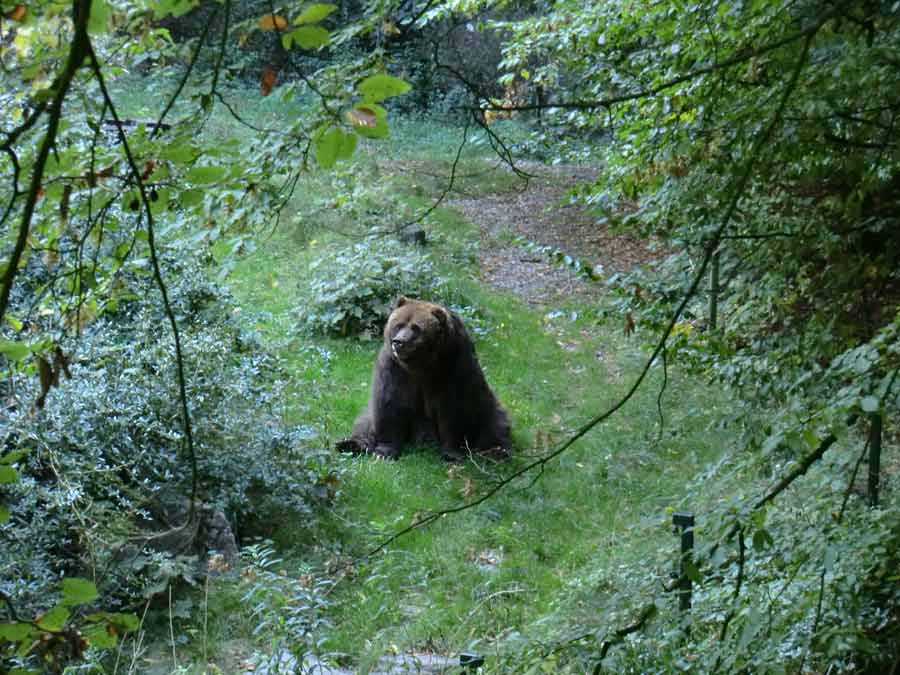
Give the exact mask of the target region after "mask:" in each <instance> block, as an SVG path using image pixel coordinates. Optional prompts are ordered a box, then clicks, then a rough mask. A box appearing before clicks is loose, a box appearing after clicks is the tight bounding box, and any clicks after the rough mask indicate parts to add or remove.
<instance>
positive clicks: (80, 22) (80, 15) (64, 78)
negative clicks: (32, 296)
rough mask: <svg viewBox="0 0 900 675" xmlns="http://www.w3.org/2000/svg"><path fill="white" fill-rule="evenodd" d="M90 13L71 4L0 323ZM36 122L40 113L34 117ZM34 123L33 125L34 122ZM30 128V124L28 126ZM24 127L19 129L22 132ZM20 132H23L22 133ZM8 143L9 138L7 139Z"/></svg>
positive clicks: (84, 2)
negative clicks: (69, 28)
mask: <svg viewBox="0 0 900 675" xmlns="http://www.w3.org/2000/svg"><path fill="white" fill-rule="evenodd" d="M90 14H91V0H73V2H72V23H73V25H74V35H73V36H72V46H71V47H70V48H69V56H68V58H67V59H66V65H65V67H64V68H63V71H62V73H61V74H60V76H59V77H58V78H57V80H56V83H55V86H54V91H55V93H54V95H53V100H52V102H51V103H50V107H49V109H48V113H47V114H48V120H47V133H46V134H44V140H43V142H42V143H41V147H40V149H39V150H38V154H37V157H36V158H35V161H34V169H33V171H32V174H31V183H30V185H29V187H28V192H27V193H26V197H25V205H24V207H23V212H22V222H21V223H20V225H19V233H18V236H17V237H16V243H15V245H14V246H13V251H12V254H11V255H10V257H9V260H8V261H6V270H5V271H4V272H3V281H2V285H0V323H2V322H3V317H4V315H5V314H6V309H7V307H8V306H9V295H10V293H11V292H12V286H13V282H14V281H15V278H16V273H17V272H18V269H19V262H20V261H21V259H22V254H23V253H24V251H25V246H26V245H27V243H28V235H29V234H30V233H31V219H32V218H33V217H34V210H35V207H36V205H37V201H38V196H39V195H40V191H41V182H42V181H43V179H44V169H45V168H46V166H47V159H48V158H49V156H50V149H51V148H52V147H53V144H54V142H55V141H56V134H57V132H58V131H59V121H60V119H61V118H62V110H63V102H64V101H65V99H66V96H67V95H68V93H69V87H71V85H72V79H73V78H74V77H75V73H76V72H77V71H78V69H79V68H80V67H81V64H82V63H84V59H85V56H86V55H87V50H88V47H89V45H90V41H89V39H88V33H87V24H88V18H89V17H90ZM31 119H32V120H35V121H36V119H37V113H35V115H34V116H32V118H31ZM32 124H33V122H32ZM29 126H30V125H29ZM23 127H25V125H24V124H23V125H22V127H19V129H20V130H21V129H22V128H23ZM19 133H21V131H20V132H19ZM6 142H7V143H9V142H10V138H9V137H8V138H7V141H6Z"/></svg>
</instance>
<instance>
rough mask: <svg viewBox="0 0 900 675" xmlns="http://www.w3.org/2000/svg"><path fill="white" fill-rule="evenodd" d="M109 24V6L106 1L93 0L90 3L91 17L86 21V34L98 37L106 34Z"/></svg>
mask: <svg viewBox="0 0 900 675" xmlns="http://www.w3.org/2000/svg"><path fill="white" fill-rule="evenodd" d="M108 23H109V4H107V2H106V0H94V1H93V2H92V3H91V17H90V19H88V33H90V34H91V35H99V34H101V33H105V32H106V27H107V25H108Z"/></svg>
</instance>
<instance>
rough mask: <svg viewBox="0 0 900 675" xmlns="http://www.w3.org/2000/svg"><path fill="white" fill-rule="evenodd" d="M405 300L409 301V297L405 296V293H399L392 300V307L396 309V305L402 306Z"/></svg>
mask: <svg viewBox="0 0 900 675" xmlns="http://www.w3.org/2000/svg"><path fill="white" fill-rule="evenodd" d="M407 302H409V298H407V297H406V296H405V295H401V296H400V297H399V298H397V299H396V300H395V301H394V309H397V308H398V307H403V305H405V304H406V303H407Z"/></svg>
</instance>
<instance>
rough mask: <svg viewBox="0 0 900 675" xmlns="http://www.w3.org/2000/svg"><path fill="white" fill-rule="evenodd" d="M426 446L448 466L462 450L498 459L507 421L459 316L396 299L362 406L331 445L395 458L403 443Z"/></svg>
mask: <svg viewBox="0 0 900 675" xmlns="http://www.w3.org/2000/svg"><path fill="white" fill-rule="evenodd" d="M428 443H436V444H437V445H438V447H439V448H440V451H441V457H443V458H444V459H445V460H448V461H454V460H459V459H461V458H462V457H463V456H464V455H465V454H466V453H468V452H481V453H492V454H499V455H505V454H506V453H508V451H509V449H510V436H509V419H508V418H507V416H506V412H505V411H504V410H503V408H502V407H501V406H500V403H499V402H498V401H497V398H496V397H495V396H494V393H493V392H492V391H491V389H490V387H489V386H488V384H487V381H486V380H485V379H484V373H483V372H482V371H481V366H480V365H479V364H478V359H477V358H476V357H475V346H474V345H473V344H472V339H471V338H470V337H469V334H468V332H466V329H465V327H464V326H463V323H462V320H461V319H460V318H459V316H457V315H456V314H455V313H454V312H451V311H450V310H448V309H446V308H445V307H441V306H440V305H435V304H433V303H430V302H424V301H422V300H411V299H409V298H406V297H403V296H400V298H398V299H397V302H396V304H395V305H394V310H393V311H392V312H391V315H390V317H389V318H388V321H387V324H386V325H385V327H384V346H383V347H382V348H381V351H380V352H379V354H378V359H377V360H376V362H375V369H374V372H373V375H372V392H371V396H370V397H369V403H368V405H367V406H366V408H365V410H363V411H362V412H361V413H360V415H359V417H357V418H356V422H355V423H354V424H353V434H352V436H351V437H350V438H349V439H347V440H345V441H342V442H341V443H339V444H338V447H339V448H340V449H341V450H345V451H351V452H371V453H374V454H376V455H380V456H381V457H386V458H389V459H396V458H397V457H399V456H400V453H401V451H402V449H403V447H404V446H407V445H410V444H412V445H418V444H428Z"/></svg>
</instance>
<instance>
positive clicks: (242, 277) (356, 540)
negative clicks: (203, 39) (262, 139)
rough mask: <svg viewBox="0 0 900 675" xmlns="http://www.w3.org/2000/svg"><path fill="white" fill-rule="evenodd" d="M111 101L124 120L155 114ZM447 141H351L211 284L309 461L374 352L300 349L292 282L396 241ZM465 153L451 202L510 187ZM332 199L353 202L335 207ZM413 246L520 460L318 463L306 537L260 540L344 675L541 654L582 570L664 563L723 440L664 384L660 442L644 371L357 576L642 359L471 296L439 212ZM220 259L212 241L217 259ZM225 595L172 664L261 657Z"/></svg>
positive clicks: (246, 611) (702, 405)
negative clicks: (310, 441)
mask: <svg viewBox="0 0 900 675" xmlns="http://www.w3.org/2000/svg"><path fill="white" fill-rule="evenodd" d="M125 91H126V95H125V96H126V97H125V99H123V104H125V109H126V111H127V114H129V115H133V116H137V117H142V118H143V117H153V116H155V114H157V113H158V111H157V110H156V109H155V108H154V107H153V106H149V105H148V104H147V102H146V101H145V100H144V99H143V98H142V97H141V96H140V95H132V97H130V98H129V95H128V94H127V91H128V89H127V87H126V88H125ZM247 99H248V104H247V106H245V107H244V108H242V110H244V111H245V112H246V113H247V114H248V115H251V116H253V117H255V118H256V119H258V121H259V122H260V124H261V125H262V126H267V125H277V124H278V123H280V122H283V121H284V120H287V119H289V118H290V117H291V115H292V109H291V107H290V106H285V105H279V104H278V102H277V99H276V98H275V97H274V96H273V97H269V98H268V99H265V100H262V99H259V97H258V96H255V95H253V96H248V97H247ZM508 124H511V125H512V124H514V123H508ZM217 125H225V126H227V127H229V128H231V127H232V126H233V125H234V121H233V120H230V118H228V116H227V115H225V114H223V113H222V112H221V111H218V112H216V113H215V114H214V116H213V117H212V118H211V120H210V122H209V125H208V127H207V128H206V133H218V131H221V129H219V126H217ZM232 130H233V129H232ZM513 130H514V131H515V132H516V133H521V132H520V130H518V129H513ZM460 137H461V129H459V128H455V127H448V126H446V125H442V124H437V123H435V122H434V120H428V119H403V118H400V119H397V120H394V122H393V126H392V137H391V139H389V140H388V141H384V142H369V141H366V142H363V143H361V144H360V148H359V149H358V153H357V157H356V158H355V160H354V163H353V164H349V165H346V164H345V165H339V166H338V167H336V169H335V170H334V171H332V172H322V171H317V170H315V169H314V170H313V171H312V172H311V173H310V174H308V175H305V176H304V177H303V179H302V180H301V183H300V184H299V185H298V188H297V190H296V193H295V198H294V201H293V203H292V211H291V212H289V213H285V214H284V218H283V219H282V225H281V227H280V228H279V229H278V230H277V231H276V232H274V233H273V234H271V236H268V237H267V238H264V239H263V240H261V241H260V242H259V244H258V249H257V250H256V251H255V252H253V253H251V254H249V255H246V256H244V257H242V258H239V259H238V260H237V263H236V265H235V267H234V269H233V270H232V271H231V273H230V275H229V277H228V283H229V284H230V285H231V287H232V289H233V291H234V293H235V295H236V297H237V298H238V300H239V304H240V306H241V311H240V314H241V316H242V317H243V321H244V323H245V326H246V327H247V328H250V329H253V330H256V331H258V332H259V334H260V336H261V337H262V339H263V340H264V341H265V342H266V343H267V344H268V345H269V346H270V348H271V349H272V350H274V351H275V352H277V353H278V354H279V355H280V357H281V358H282V361H283V364H284V366H285V372H286V373H287V374H288V377H289V383H288V390H287V394H288V396H289V397H290V405H289V408H288V412H287V419H286V422H288V423H294V424H304V425H308V426H311V427H313V428H314V429H315V430H316V431H317V432H318V434H319V436H318V437H317V440H316V442H318V443H320V444H323V445H324V444H328V445H331V444H333V442H334V441H336V440H337V439H339V438H341V437H343V436H346V435H347V434H348V433H349V431H350V428H351V425H352V422H353V419H354V417H355V416H356V414H357V413H358V412H359V410H360V409H361V408H362V407H363V406H364V405H365V402H366V399H367V397H368V388H369V379H370V375H371V368H372V363H373V361H374V358H375V354H376V353H377V350H378V349H379V346H380V345H379V344H378V343H377V342H375V341H360V340H357V339H344V340H338V339H326V338H317V337H312V336H308V335H303V334H301V333H299V332H297V330H296V323H297V320H296V316H295V313H294V309H295V308H296V307H297V305H298V303H299V302H301V298H302V297H303V294H304V291H305V286H304V284H305V282H306V281H307V279H308V274H307V271H308V269H309V266H310V264H311V263H312V261H313V260H314V259H315V258H316V256H317V255H318V254H319V252H320V251H321V250H322V249H323V248H326V247H332V246H338V245H340V244H341V243H343V242H347V241H352V239H347V238H346V237H345V234H346V232H345V233H344V234H340V233H336V231H342V232H343V231H344V230H345V229H346V227H347V223H351V225H353V224H355V223H357V222H365V223H368V224H373V223H374V224H384V225H387V224H394V225H396V224H397V222H402V221H403V220H404V219H406V218H407V217H410V216H413V215H415V214H418V213H421V212H422V211H423V210H424V209H426V208H428V207H429V206H430V204H431V203H432V201H433V199H434V198H435V197H436V195H437V194H439V192H440V190H442V189H443V187H444V185H445V181H446V176H447V175H448V174H449V171H450V168H451V164H452V161H453V157H454V156H455V153H456V150H457V148H458V144H459V141H460ZM474 137H475V134H474V132H473V138H474ZM475 140H476V141H477V142H475V143H473V144H470V145H468V146H467V147H466V150H465V152H463V154H462V156H461V160H460V162H459V165H458V166H457V175H458V184H457V187H459V188H460V189H461V190H463V192H464V193H465V194H466V195H467V196H476V195H490V194H498V193H505V192H508V191H510V190H511V189H513V188H515V187H516V186H518V185H519V181H518V179H517V178H516V177H515V176H514V175H513V174H512V173H511V172H510V171H507V170H505V169H504V168H502V167H498V166H497V164H496V161H495V160H491V159H490V155H489V149H488V147H487V144H486V143H484V139H483V138H481V140H480V141H478V139H477V138H475ZM249 141H250V138H249V135H248V142H249ZM340 194H353V195H354V197H352V198H351V199H349V200H348V201H346V202H342V203H335V200H336V198H337V197H338V196H339V195H340ZM372 214H374V215H372ZM366 218H368V219H369V220H365V219H366ZM427 227H428V228H429V231H430V235H431V242H432V243H431V244H430V249H429V250H430V251H431V252H432V255H433V259H434V261H435V264H436V266H437V268H438V270H439V272H440V273H441V274H442V275H444V276H445V277H446V278H447V279H449V284H450V286H451V287H453V288H454V289H456V290H457V291H458V295H459V296H460V297H461V298H464V299H465V300H466V301H467V302H468V303H469V304H470V305H472V306H473V307H474V309H475V310H476V314H477V316H478V320H479V327H480V328H481V329H483V331H482V334H480V335H479V337H478V340H477V345H476V346H477V350H478V354H479V358H480V361H481V363H482V365H483V367H484V370H485V372H486V375H487V377H488V380H489V382H490V383H491V385H492V387H493V389H494V390H495V392H496V393H497V395H498V397H499V398H500V400H501V401H502V403H503V404H504V406H505V407H506V408H507V410H508V411H509V414H510V417H511V420H512V424H513V436H514V440H515V443H516V445H517V450H516V453H515V455H514V457H513V458H512V459H510V460H509V461H507V462H503V463H500V464H494V463H490V462H485V463H483V464H481V465H479V464H476V463H469V464H467V465H465V466H464V467H462V468H461V469H453V470H450V469H449V468H448V466H447V465H446V464H444V463H443V462H442V461H441V460H440V459H439V458H438V456H437V453H436V452H434V451H433V450H429V449H421V450H418V451H413V452H409V453H407V454H406V455H405V456H404V457H402V458H401V460H400V461H398V462H393V463H389V462H384V461H380V460H375V459H373V458H370V457H358V458H354V457H345V456H341V455H337V454H335V455H334V458H333V463H334V465H335V466H336V467H339V468H340V469H341V471H342V479H341V480H342V483H341V485H340V492H339V495H338V498H337V500H336V502H335V504H334V505H333V507H332V508H331V509H328V510H325V511H323V513H321V514H320V516H319V521H318V522H317V523H315V524H314V526H313V527H310V523H307V522H304V523H294V522H289V521H288V522H282V523H278V525H277V528H276V533H275V537H274V539H275V541H276V544H277V546H278V547H279V548H280V554H281V555H282V557H283V558H284V562H283V563H282V564H281V567H282V569H283V571H284V573H285V575H287V577H288V578H292V577H296V576H299V575H301V574H307V573H310V572H311V573H313V574H314V575H315V576H316V577H317V578H324V577H331V578H333V579H334V580H335V586H334V588H333V590H332V591H331V592H330V593H329V595H328V609H327V612H326V617H325V618H326V619H327V620H328V622H329V624H330V627H329V628H327V629H324V630H323V631H321V634H320V635H317V638H318V639H320V640H321V642H320V647H319V649H320V650H321V651H322V652H325V653H329V654H333V655H338V657H339V660H342V661H343V662H345V663H348V664H351V665H352V666H353V667H355V668H358V669H360V670H365V669H366V668H367V667H369V666H370V665H371V664H372V663H374V662H375V660H377V659H378V658H379V657H380V656H382V655H383V654H385V653H388V652H391V651H395V650H400V651H406V650H409V651H419V652H438V653H444V654H455V653H458V652H460V651H463V650H466V649H476V650H479V651H483V652H488V653H490V652H494V651H503V650H504V649H505V648H506V645H508V644H512V643H513V642H515V640H516V639H518V638H519V637H524V638H525V639H535V640H546V639H549V638H550V637H551V636H553V635H555V634H557V633H558V632H560V631H563V630H564V628H565V626H566V623H567V620H568V619H567V617H574V616H576V615H578V614H579V613H582V612H584V611H585V609H584V607H583V604H584V603H583V600H584V594H583V593H582V592H580V591H579V581H580V580H584V579H589V578H590V575H591V573H592V572H593V571H595V570H599V569H615V568H618V567H620V566H625V567H637V568H640V566H641V565H642V564H643V562H644V560H645V556H646V555H647V554H648V553H649V552H650V551H653V550H656V549H658V548H660V547H663V546H671V547H672V548H673V551H674V547H675V543H676V542H675V541H674V540H673V537H672V535H671V533H670V531H669V530H668V528H667V527H665V523H666V522H667V520H668V515H667V509H671V508H678V507H680V506H682V504H681V503H680V500H681V495H682V494H684V493H685V491H686V490H685V483H686V482H687V481H690V480H691V478H692V477H693V476H694V475H696V473H697V471H698V470H699V469H700V468H701V467H703V466H704V465H706V464H707V463H708V462H709V461H710V460H711V459H713V458H715V457H717V456H718V455H719V453H720V450H721V443H722V442H723V437H724V436H723V433H722V432H719V431H716V430H714V429H712V428H711V425H712V421H713V420H715V419H716V418H717V416H718V415H719V414H720V412H721V411H720V410H719V409H718V408H719V406H720V405H722V401H721V399H720V397H718V396H717V395H716V393H715V392H710V391H709V390H708V389H707V388H706V387H705V386H703V385H702V384H701V383H698V382H697V381H694V380H691V379H689V378H686V377H683V376H682V375H681V374H680V373H678V372H677V371H670V372H669V374H668V375H669V381H668V385H667V388H666V393H665V397H664V408H663V409H664V413H665V417H666V423H665V427H664V429H663V430H662V432H660V430H659V417H658V411H657V395H658V393H659V387H660V384H661V381H662V372H661V368H659V367H654V369H653V371H652V373H651V375H650V377H649V378H648V381H647V383H646V385H645V386H644V387H643V388H641V389H640V390H639V391H638V393H637V395H636V396H635V397H634V399H633V400H632V401H631V402H630V403H629V404H628V405H627V406H626V407H625V408H624V409H623V410H622V411H620V413H618V414H617V415H615V416H614V417H613V418H612V419H610V420H609V421H608V422H606V423H605V424H603V425H600V426H598V427H597V428H596V429H594V430H593V431H592V432H590V433H589V434H588V435H587V436H586V437H585V438H584V439H582V440H581V441H579V442H578V443H577V444H576V445H574V446H573V447H572V448H571V449H570V450H569V451H567V452H566V453H565V454H563V455H562V456H561V457H560V458H559V459H557V460H555V461H553V462H551V463H549V464H547V465H546V466H545V467H544V469H543V471H542V472H541V473H540V475H539V476H535V475H530V476H528V477H527V478H526V479H524V480H521V481H519V482H517V483H515V484H513V485H510V486H508V487H507V488H506V489H504V490H503V491H502V492H500V493H499V494H498V495H496V496H495V497H494V498H492V499H490V500H489V501H487V502H486V503H485V504H483V505H481V506H479V507H477V508H474V509H470V510H467V511H464V512H462V513H458V514H455V515H449V516H446V517H444V518H441V519H440V520H439V521H438V522H436V523H434V524H433V525H431V526H429V527H427V528H423V529H419V530H416V531H414V532H412V533H410V534H409V535H407V536H405V537H403V538H401V539H399V540H397V541H396V542H394V543H393V544H391V545H390V546H389V547H387V548H386V549H385V550H383V551H381V552H379V553H378V554H376V555H374V556H371V557H369V558H361V556H364V555H365V554H366V553H367V552H368V551H370V550H372V549H373V548H374V547H376V546H378V545H379V544H380V543H381V542H382V541H384V539H385V538H386V537H388V536H390V534H391V533H393V532H396V531H397V530H399V529H402V528H404V527H405V526H407V525H409V524H410V523H412V522H413V521H414V520H415V519H416V518H418V517H419V516H420V515H421V514H422V513H424V512H428V511H430V510H438V509H443V508H447V507H452V506H456V505H458V504H461V503H463V502H465V501H466V500H468V499H471V498H472V496H473V495H477V494H479V493H480V492H481V491H483V490H485V489H488V488H489V487H490V486H491V485H492V483H493V482H494V481H495V480H496V479H497V478H498V477H501V476H503V475H507V474H509V473H511V472H512V471H514V470H516V469H517V468H519V467H521V466H523V465H524V464H525V463H527V462H530V461H532V459H533V458H534V457H536V456H539V455H541V454H543V453H546V452H547V451H549V450H551V449H552V448H554V447H556V445H557V444H558V443H560V442H562V441H563V440H565V439H566V438H568V437H569V436H570V435H571V434H572V433H573V431H574V430H575V429H577V428H578V427H579V426H580V425H582V424H583V423H585V421H587V420H589V419H590V418H591V417H593V416H594V415H596V414H597V413H598V412H600V411H602V410H604V409H605V408H606V407H607V406H609V405H610V404H612V403H613V402H614V401H616V400H617V399H618V398H619V397H620V396H621V395H622V394H623V393H624V392H625V391H626V390H627V389H628V387H629V386H630V384H631V382H632V381H633V380H634V378H635V377H636V375H637V373H638V371H639V369H640V368H641V367H642V365H643V363H644V360H645V358H646V356H645V354H644V353H643V352H642V351H641V350H640V349H639V347H638V343H637V341H636V340H634V339H630V340H629V339H625V338H624V337H623V336H622V335H621V333H620V332H619V330H618V329H617V328H615V327H612V326H609V325H599V324H598V323H597V322H596V321H595V320H594V317H596V316H597V311H596V310H597V309H598V306H599V305H600V304H601V303H602V299H598V300H597V306H593V305H591V306H586V305H584V304H580V303H581V302H583V301H577V300H574V299H570V300H565V301H562V302H561V305H560V306H559V307H552V308H550V307H548V308H545V309H544V310H541V311H536V310H533V309H529V308H528V307H525V306H524V305H522V304H521V303H520V302H519V301H518V300H516V299H515V298H514V297H511V296H510V295H507V294H504V293H500V292H497V291H496V290H494V289H491V288H488V287H485V286H483V285H482V284H480V283H479V282H478V281H477V269H476V265H475V253H476V246H477V241H478V227H477V225H476V224H473V223H470V222H468V221H466V220H464V219H462V218H460V217H459V216H458V215H457V214H455V213H454V212H452V211H450V210H447V209H443V208H441V209H438V210H436V211H434V213H432V214H431V215H430V216H429V218H428V221H427ZM488 245H490V244H488ZM225 249H226V245H225V244H224V243H220V244H219V246H218V247H217V248H216V249H215V251H216V253H217V254H224V251H225ZM598 294H600V295H602V290H598ZM555 310H559V311H555ZM573 316H574V318H573ZM535 478H536V480H534V482H533V483H532V479H535ZM648 524H649V525H648ZM648 533H649V534H648ZM240 593H241V591H240V584H238V583H235V584H230V583H228V582H227V581H223V582H221V583H220V582H215V583H214V584H213V585H212V588H211V599H210V602H209V607H210V614H209V617H208V625H207V626H206V627H204V628H202V629H201V628H200V627H199V625H198V623H199V622H198V620H197V616H198V614H199V612H197V611H196V606H199V605H200V603H199V602H197V601H195V611H194V614H193V616H194V619H193V621H194V625H193V627H192V628H190V630H189V631H188V632H189V634H191V635H192V636H193V637H192V638H191V640H190V641H189V645H188V647H187V649H188V650H190V651H192V652H193V653H194V654H195V655H196V656H195V661H197V663H198V665H197V667H196V668H195V670H196V672H201V671H202V670H205V666H201V665H199V663H200V662H201V661H202V659H201V657H200V654H201V653H202V650H201V648H200V647H199V644H200V640H201V638H200V637H198V636H201V635H205V639H206V640H207V641H208V642H210V643H211V645H210V646H209V648H208V649H209V653H210V654H211V659H212V660H213V661H214V662H216V663H218V665H219V667H220V668H222V669H224V670H225V671H226V672H227V670H228V669H230V668H233V664H234V661H235V657H234V653H233V652H234V649H233V646H234V645H235V644H239V645H241V647H240V649H241V650H248V649H250V647H249V645H252V644H255V645H256V647H257V648H258V649H260V650H262V651H266V650H268V649H271V644H269V642H268V640H269V639H270V638H271V635H270V634H269V633H266V632H263V633H262V634H259V635H257V634H255V632H254V629H255V628H256V625H257V623H258V621H259V620H260V619H259V616H258V615H254V614H253V613H252V611H251V608H250V607H247V606H244V603H243V601H242V599H241V597H240ZM204 606H205V604H204ZM165 628H166V627H165V626H163V627H162V628H161V629H160V630H161V631H162V632H163V633H164V632H165ZM186 660H187V657H185V658H184V659H182V661H181V662H182V663H184V662H185V661H186Z"/></svg>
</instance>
